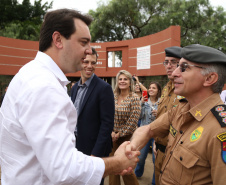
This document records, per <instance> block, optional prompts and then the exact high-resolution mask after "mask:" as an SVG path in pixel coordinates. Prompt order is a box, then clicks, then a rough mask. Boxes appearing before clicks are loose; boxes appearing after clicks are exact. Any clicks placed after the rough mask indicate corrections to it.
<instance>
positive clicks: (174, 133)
mask: <svg viewBox="0 0 226 185" xmlns="http://www.w3.org/2000/svg"><path fill="white" fill-rule="evenodd" d="M170 134H171V135H172V136H173V137H175V136H176V135H177V130H176V129H175V128H173V126H172V125H170Z"/></svg>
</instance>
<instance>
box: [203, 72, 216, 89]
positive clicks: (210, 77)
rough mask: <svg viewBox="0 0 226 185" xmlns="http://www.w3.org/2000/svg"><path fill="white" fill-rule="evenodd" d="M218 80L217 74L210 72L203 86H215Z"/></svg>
mask: <svg viewBox="0 0 226 185" xmlns="http://www.w3.org/2000/svg"><path fill="white" fill-rule="evenodd" d="M217 80H218V74H217V73H215V72H211V73H209V74H208V75H206V76H205V81H204V84H203V85H204V86H205V87H208V86H211V85H213V84H215V83H216V82H217Z"/></svg>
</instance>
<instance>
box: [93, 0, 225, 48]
mask: <svg viewBox="0 0 226 185" xmlns="http://www.w3.org/2000/svg"><path fill="white" fill-rule="evenodd" d="M89 14H90V15H91V16H92V17H93V18H94V21H93V23H92V24H91V26H90V30H91V35H92V41H93V42H106V41H118V40H126V39H133V38H138V37H142V36H146V35H150V34H153V33H157V32H159V31H162V30H164V29H166V28H168V27H169V26H171V25H179V26H180V27H181V46H186V45H188V44H194V43H199V44H203V45H207V46H211V47H214V48H217V49H219V50H222V51H223V52H226V12H225V10H224V9H223V8H222V7H217V8H213V7H212V6H211V5H210V3H209V0H111V1H109V3H108V4H104V3H100V4H99V6H98V8H97V9H96V11H93V10H90V11H89Z"/></svg>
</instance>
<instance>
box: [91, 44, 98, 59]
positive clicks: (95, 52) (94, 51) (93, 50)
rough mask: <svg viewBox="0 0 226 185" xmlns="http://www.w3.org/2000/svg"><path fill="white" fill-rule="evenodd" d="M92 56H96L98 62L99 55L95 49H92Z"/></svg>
mask: <svg viewBox="0 0 226 185" xmlns="http://www.w3.org/2000/svg"><path fill="white" fill-rule="evenodd" d="M92 55H96V61H97V58H98V56H99V55H98V54H97V51H96V50H95V48H94V47H92Z"/></svg>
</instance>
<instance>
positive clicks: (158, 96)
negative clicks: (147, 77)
mask: <svg viewBox="0 0 226 185" xmlns="http://www.w3.org/2000/svg"><path fill="white" fill-rule="evenodd" d="M152 84H155V85H156V87H157V89H158V93H157V96H156V101H158V99H159V98H160V97H161V94H162V88H161V85H160V84H159V83H158V82H151V83H150V85H152ZM150 85H149V88H150ZM149 88H148V89H149ZM148 97H150V95H149V93H148Z"/></svg>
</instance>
